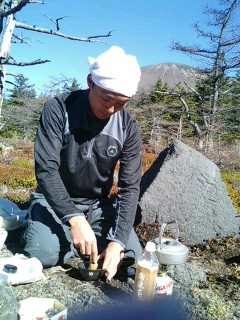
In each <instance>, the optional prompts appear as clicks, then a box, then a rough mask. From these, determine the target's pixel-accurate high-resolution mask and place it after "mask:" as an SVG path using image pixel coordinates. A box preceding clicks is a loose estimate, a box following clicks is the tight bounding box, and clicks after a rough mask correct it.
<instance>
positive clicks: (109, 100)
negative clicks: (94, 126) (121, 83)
mask: <svg viewBox="0 0 240 320" xmlns="http://www.w3.org/2000/svg"><path fill="white" fill-rule="evenodd" d="M88 85H89V88H90V92H89V103H90V106H91V109H92V112H93V114H94V115H95V117H96V118H98V119H101V120H105V119H108V118H109V117H110V116H111V115H113V114H114V113H115V112H117V111H119V110H121V109H122V108H123V107H124V106H125V104H126V103H127V102H128V101H129V100H130V98H129V97H126V96H123V95H120V94H118V93H114V92H111V91H108V90H105V89H102V88H100V87H98V86H97V85H96V84H95V83H93V82H92V80H91V79H90V81H89V79H88Z"/></svg>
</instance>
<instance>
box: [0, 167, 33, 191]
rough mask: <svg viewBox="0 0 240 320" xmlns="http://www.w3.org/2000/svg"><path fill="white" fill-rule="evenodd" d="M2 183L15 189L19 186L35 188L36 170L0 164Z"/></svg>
mask: <svg viewBox="0 0 240 320" xmlns="http://www.w3.org/2000/svg"><path fill="white" fill-rule="evenodd" d="M0 185H5V186H7V187H9V188H11V189H14V190H15V189H17V188H34V187H36V178H35V173H34V170H32V169H26V168H18V167H14V166H11V165H0Z"/></svg>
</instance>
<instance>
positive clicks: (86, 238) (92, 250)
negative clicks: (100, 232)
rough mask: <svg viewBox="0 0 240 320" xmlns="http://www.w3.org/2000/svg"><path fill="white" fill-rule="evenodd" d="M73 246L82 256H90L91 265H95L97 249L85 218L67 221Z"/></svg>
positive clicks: (74, 218)
mask: <svg viewBox="0 0 240 320" xmlns="http://www.w3.org/2000/svg"><path fill="white" fill-rule="evenodd" d="M68 222H69V224H70V226H71V234H72V239H73V244H74V246H75V247H77V248H79V250H80V252H81V253H82V254H84V255H89V256H90V255H91V259H92V262H93V263H97V256H98V249H97V240H96V237H95V234H94V232H93V230H92V228H91V227H90V225H89V223H88V222H87V220H86V218H85V217H82V216H76V217H73V218H71V219H69V221H68Z"/></svg>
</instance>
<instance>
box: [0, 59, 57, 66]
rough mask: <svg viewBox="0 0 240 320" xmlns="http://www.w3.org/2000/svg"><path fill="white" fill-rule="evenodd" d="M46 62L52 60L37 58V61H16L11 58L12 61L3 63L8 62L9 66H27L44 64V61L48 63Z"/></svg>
mask: <svg viewBox="0 0 240 320" xmlns="http://www.w3.org/2000/svg"><path fill="white" fill-rule="evenodd" d="M46 62H51V60H41V59H38V60H35V61H31V62H16V61H13V60H10V61H6V62H3V63H2V64H6V65H9V66H18V67H25V66H33V65H36V64H43V63H46Z"/></svg>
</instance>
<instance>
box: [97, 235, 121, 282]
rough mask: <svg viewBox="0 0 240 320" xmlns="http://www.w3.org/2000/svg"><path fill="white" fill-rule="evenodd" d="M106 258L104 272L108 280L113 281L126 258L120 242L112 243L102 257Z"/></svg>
mask: <svg viewBox="0 0 240 320" xmlns="http://www.w3.org/2000/svg"><path fill="white" fill-rule="evenodd" d="M103 256H104V262H103V270H104V271H105V275H106V278H107V280H111V279H112V277H113V276H114V275H115V274H116V272H117V269H118V265H119V262H120V261H121V260H122V258H123V256H124V248H123V247H122V246H121V245H120V244H119V243H118V242H114V241H112V242H110V243H109V244H108V246H107V248H106V249H105V250H104V252H103V253H102V254H101V257H103Z"/></svg>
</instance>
